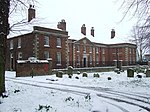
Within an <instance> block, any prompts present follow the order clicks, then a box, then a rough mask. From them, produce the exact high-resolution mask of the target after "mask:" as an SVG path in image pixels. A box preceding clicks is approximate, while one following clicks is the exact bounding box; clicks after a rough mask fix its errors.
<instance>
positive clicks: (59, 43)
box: [56, 37, 61, 48]
mask: <svg viewBox="0 0 150 112" xmlns="http://www.w3.org/2000/svg"><path fill="white" fill-rule="evenodd" d="M56 44H57V46H56V47H57V48H61V38H60V37H57V42H56Z"/></svg>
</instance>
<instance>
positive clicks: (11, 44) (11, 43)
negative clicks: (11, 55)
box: [10, 40, 14, 49]
mask: <svg viewBox="0 0 150 112" xmlns="http://www.w3.org/2000/svg"><path fill="white" fill-rule="evenodd" d="M13 47H14V45H13V40H10V49H13Z"/></svg>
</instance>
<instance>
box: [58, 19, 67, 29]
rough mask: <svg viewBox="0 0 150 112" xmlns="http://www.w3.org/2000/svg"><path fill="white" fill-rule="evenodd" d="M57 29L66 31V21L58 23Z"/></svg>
mask: <svg viewBox="0 0 150 112" xmlns="http://www.w3.org/2000/svg"><path fill="white" fill-rule="evenodd" d="M57 28H58V29H61V30H65V31H66V22H65V20H64V19H62V20H61V22H58V24H57Z"/></svg>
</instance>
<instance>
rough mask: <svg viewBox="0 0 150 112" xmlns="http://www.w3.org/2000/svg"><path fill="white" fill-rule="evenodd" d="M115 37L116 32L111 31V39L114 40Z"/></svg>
mask: <svg viewBox="0 0 150 112" xmlns="http://www.w3.org/2000/svg"><path fill="white" fill-rule="evenodd" d="M114 37H115V30H114V29H112V30H111V39H113V38H114Z"/></svg>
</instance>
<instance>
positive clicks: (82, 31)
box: [81, 24, 86, 35]
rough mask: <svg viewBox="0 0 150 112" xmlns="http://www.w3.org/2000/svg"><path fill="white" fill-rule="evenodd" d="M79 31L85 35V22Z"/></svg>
mask: <svg viewBox="0 0 150 112" xmlns="http://www.w3.org/2000/svg"><path fill="white" fill-rule="evenodd" d="M81 33H82V34H83V35H86V27H85V24H83V25H82V27H81Z"/></svg>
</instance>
